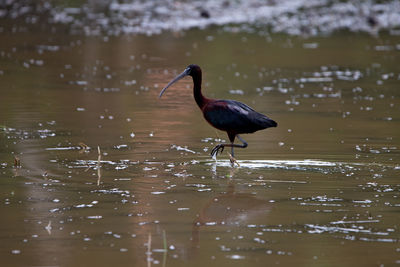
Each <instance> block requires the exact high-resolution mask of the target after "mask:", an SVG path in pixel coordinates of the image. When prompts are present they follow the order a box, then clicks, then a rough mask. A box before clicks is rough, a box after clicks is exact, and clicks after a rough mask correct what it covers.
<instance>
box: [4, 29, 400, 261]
mask: <svg viewBox="0 0 400 267" xmlns="http://www.w3.org/2000/svg"><path fill="white" fill-rule="evenodd" d="M233 32H234V31H233ZM1 40H2V41H1V42H0V90H1V96H0V125H1V131H0V185H1V186H0V196H1V199H0V210H1V214H2V219H1V221H0V229H1V232H0V239H1V245H0V255H1V256H0V258H1V261H2V264H1V265H2V266H111V265H117V266H269V265H281V266H338V265H340V266H393V265H396V264H400V245H399V243H398V241H399V239H400V234H399V231H400V229H399V219H400V216H399V214H400V213H399V212H400V199H399V195H400V182H399V174H400V150H399V149H400V110H399V107H400V91H399V79H400V65H399V62H400V51H399V50H400V41H399V39H398V38H397V37H396V36H389V35H385V34H382V35H381V36H378V37H372V36H369V35H364V34H354V33H352V34H349V33H340V34H339V33H338V34H335V35H333V36H330V37H318V38H317V37H315V38H308V39H306V38H301V37H287V36H284V35H272V36H267V37H266V36H263V35H259V34H251V33H247V34H243V33H240V34H239V33H227V32H226V31H220V30H219V29H218V28H214V29H208V30H204V31H201V30H192V31H188V32H186V33H185V34H171V33H164V34H161V35H157V36H151V37H146V36H143V35H138V36H121V37H104V38H103V37H85V36H77V35H75V36H71V35H68V34H63V33H62V31H54V32H52V33H51V32H48V33H43V32H41V31H40V30H37V31H26V30H25V29H19V28H14V30H12V29H11V30H10V31H3V32H2V33H1ZM190 63H196V64H198V65H200V66H201V67H202V68H203V81H204V84H203V85H204V93H205V94H206V95H207V96H210V97H215V98H229V99H235V100H239V101H242V102H245V103H247V104H249V105H250V106H252V107H253V108H255V109H256V110H258V111H260V112H262V113H265V114H268V115H269V116H270V117H271V118H273V119H274V120H276V121H277V122H278V124H279V126H278V127H277V128H272V129H268V130H265V131H261V132H257V133H254V134H251V135H243V136H242V137H243V138H244V139H245V140H246V141H247V142H248V143H249V147H248V148H246V149H236V158H237V159H238V162H239V164H240V167H235V168H232V167H231V166H230V164H229V157H228V155H227V154H226V152H224V153H223V155H221V156H218V159H217V161H214V160H212V159H211V157H210V155H209V153H210V151H211V149H212V147H213V146H214V145H215V144H217V143H218V142H220V141H221V140H225V141H226V140H227V136H226V135H225V133H223V132H219V131H217V130H214V129H213V128H212V127H211V126H209V125H208V124H207V123H206V122H205V120H204V119H203V118H202V115H201V113H200V111H199V110H198V107H197V106H196V105H195V102H194V100H193V96H192V89H191V87H192V83H191V80H190V79H189V78H185V79H184V80H182V81H180V82H179V83H177V84H176V85H174V86H173V87H172V88H170V89H169V90H168V91H167V92H166V94H165V95H164V96H163V98H162V99H158V94H159V92H160V90H161V89H162V87H163V86H165V85H166V84H167V82H168V81H170V79H171V78H173V77H174V76H175V75H176V74H178V73H180V72H181V71H182V70H183V69H184V68H185V67H186V66H187V65H188V64H190ZM99 152H100V157H99ZM15 158H17V160H15Z"/></svg>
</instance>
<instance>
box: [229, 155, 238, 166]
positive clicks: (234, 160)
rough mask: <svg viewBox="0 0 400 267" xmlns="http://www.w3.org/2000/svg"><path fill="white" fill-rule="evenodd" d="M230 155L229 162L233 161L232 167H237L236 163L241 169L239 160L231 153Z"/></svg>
mask: <svg viewBox="0 0 400 267" xmlns="http://www.w3.org/2000/svg"><path fill="white" fill-rule="evenodd" d="M228 154H229V160H230V161H231V164H232V167H234V166H235V163H236V164H237V166H238V167H240V164H239V162H237V160H236V159H235V158H234V157H233V156H232V155H231V154H230V153H228Z"/></svg>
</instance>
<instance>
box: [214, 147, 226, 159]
mask: <svg viewBox="0 0 400 267" xmlns="http://www.w3.org/2000/svg"><path fill="white" fill-rule="evenodd" d="M224 148H225V146H224V145H223V144H219V145H216V146H215V147H214V148H213V149H212V150H211V156H212V157H214V156H215V157H216V156H217V155H218V153H220V154H222V152H223V151H224Z"/></svg>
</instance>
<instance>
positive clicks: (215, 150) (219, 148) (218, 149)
mask: <svg viewBox="0 0 400 267" xmlns="http://www.w3.org/2000/svg"><path fill="white" fill-rule="evenodd" d="M236 136H237V138H239V140H240V141H241V142H242V144H241V145H239V144H234V143H233V142H232V143H231V144H218V145H216V146H215V147H214V148H213V149H212V150H211V156H213V157H214V155H215V156H217V155H218V153H220V154H221V153H222V152H223V151H224V148H225V147H226V146H227V147H231V148H232V150H231V151H232V158H233V159H235V158H234V157H233V156H234V152H233V148H234V147H240V148H245V147H247V142H246V141H244V140H243V139H242V138H241V137H240V136H239V135H236ZM235 161H236V160H234V161H233V162H235ZM231 162H232V160H231Z"/></svg>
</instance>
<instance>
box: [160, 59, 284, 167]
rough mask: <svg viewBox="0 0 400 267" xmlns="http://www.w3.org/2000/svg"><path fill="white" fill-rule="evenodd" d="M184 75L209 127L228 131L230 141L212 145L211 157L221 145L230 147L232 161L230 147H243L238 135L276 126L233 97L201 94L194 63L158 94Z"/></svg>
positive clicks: (243, 142)
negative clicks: (190, 81) (225, 98)
mask: <svg viewBox="0 0 400 267" xmlns="http://www.w3.org/2000/svg"><path fill="white" fill-rule="evenodd" d="M185 76H192V78H193V84H194V87H193V94H194V99H195V100H196V103H197V105H198V106H199V108H200V109H201V111H202V112H203V116H204V118H205V119H206V121H208V123H210V124H211V125H212V126H213V127H215V128H217V129H219V130H221V131H225V132H227V134H228V137H229V140H230V141H231V143H230V144H219V145H217V146H215V147H214V148H213V149H212V151H211V155H212V156H214V155H215V156H217V155H218V153H222V152H223V151H224V148H225V147H231V149H232V150H231V152H232V154H231V162H232V163H233V162H234V152H233V148H234V147H241V148H245V147H247V143H246V141H244V140H243V139H242V138H241V137H240V136H239V134H246V133H254V132H255V131H258V130H263V129H266V128H269V127H276V126H277V123H276V122H275V121H273V120H272V119H270V118H268V117H267V116H265V115H263V114H261V113H258V112H257V111H255V110H254V109H252V108H251V107H249V106H247V105H246V104H243V103H241V102H238V101H235V100H218V99H211V98H207V97H205V96H203V94H202V93H201V69H200V67H199V66H197V65H194V64H192V65H189V66H188V67H187V68H186V69H185V70H184V71H183V72H182V73H181V74H179V75H178V76H177V77H175V78H174V79H173V80H172V81H171V82H169V84H168V85H167V86H165V87H164V88H163V89H162V91H161V92H160V95H159V97H161V96H162V95H163V94H164V92H165V90H167V88H168V87H170V86H171V85H172V84H174V83H175V82H177V81H179V80H180V79H182V78H183V77H185ZM235 137H237V138H238V139H239V140H240V141H241V142H242V144H241V145H239V144H234V141H235Z"/></svg>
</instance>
